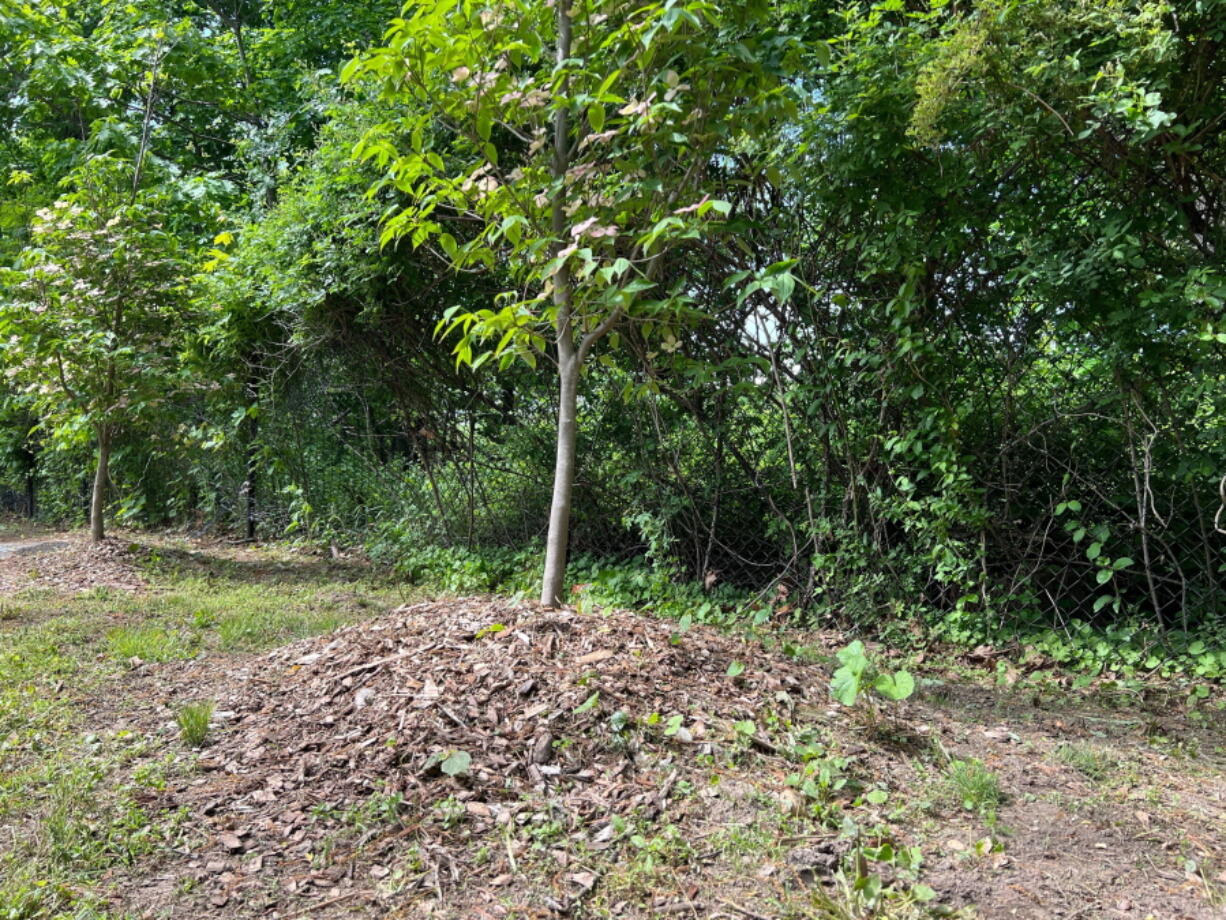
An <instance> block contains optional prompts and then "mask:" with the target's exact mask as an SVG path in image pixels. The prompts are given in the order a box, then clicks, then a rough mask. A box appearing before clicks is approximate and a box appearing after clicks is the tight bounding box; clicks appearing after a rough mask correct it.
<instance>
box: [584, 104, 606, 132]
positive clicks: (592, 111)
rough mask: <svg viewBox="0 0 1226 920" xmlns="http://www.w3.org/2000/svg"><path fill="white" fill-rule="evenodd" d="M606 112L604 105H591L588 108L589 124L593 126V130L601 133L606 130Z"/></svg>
mask: <svg viewBox="0 0 1226 920" xmlns="http://www.w3.org/2000/svg"><path fill="white" fill-rule="evenodd" d="M604 118H605V110H604V106H603V105H589V106H588V107H587V123H588V124H589V125H591V126H592V130H593V131H595V132H597V133H600V131H601V130H603V128H604Z"/></svg>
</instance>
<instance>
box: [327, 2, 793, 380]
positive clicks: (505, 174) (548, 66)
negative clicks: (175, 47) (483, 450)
mask: <svg viewBox="0 0 1226 920" xmlns="http://www.w3.org/2000/svg"><path fill="white" fill-rule="evenodd" d="M571 21H572V28H573V45H572V51H571V56H570V57H569V58H568V59H567V60H565V61H563V62H555V60H554V57H555V53H556V43H557V29H556V24H555V18H554V9H553V8H552V7H551V6H549V5H546V4H540V3H531V2H526V0H507V2H503V3H499V4H484V3H474V2H455V0H433V2H424V3H411V4H409V5H408V6H407V7H406V8H405V14H404V17H403V18H401V19H398V20H396V21H395V22H394V23H393V24H392V26H391V29H390V30H389V32H388V44H387V47H385V48H381V49H377V50H375V51H373V52H371V53H369V54H367V55H366V56H364V57H362V58H360V59H359V60H357V61H355V62H354V63H352V64H351V65H350V66H349V67H348V68H347V72H346V77H347V78H349V79H354V78H355V77H357V76H360V75H365V76H371V77H375V78H377V79H378V80H379V81H380V83H381V85H382V87H383V90H384V94H385V95H386V96H387V97H388V98H390V99H393V100H396V101H401V102H403V103H405V104H406V105H407V107H408V114H407V115H406V117H405V119H404V120H403V121H401V122H397V123H394V124H385V125H383V126H382V127H380V128H379V129H376V130H374V131H372V132H371V133H370V134H369V135H368V136H367V137H366V139H365V140H364V141H363V142H362V144H361V145H360V153H361V155H362V156H364V157H366V158H369V159H372V160H374V161H376V162H377V163H378V164H379V165H380V167H383V168H385V169H386V170H387V173H388V175H389V176H390V177H391V181H393V182H394V183H395V185H396V187H397V188H399V189H400V190H402V191H403V192H405V193H407V195H408V199H409V204H408V205H407V206H406V207H405V208H403V209H401V210H399V211H397V212H396V213H395V214H393V215H392V216H391V217H390V219H389V220H387V222H386V223H385V226H384V231H383V236H384V239H385V240H392V239H396V238H401V237H404V238H407V239H409V240H410V241H411V242H412V244H413V245H414V246H423V245H436V246H437V247H439V248H440V249H441V250H442V251H443V252H444V253H445V255H446V257H447V258H448V259H449V260H450V261H451V262H453V263H454V264H455V265H457V266H460V267H465V268H472V267H473V266H485V267H486V268H487V269H493V268H494V267H496V266H502V265H506V266H507V267H508V268H509V269H510V270H511V272H512V274H513V275H514V276H515V278H516V280H517V281H519V282H520V283H521V285H522V287H520V288H519V289H517V291H516V292H513V293H508V294H507V295H505V296H504V298H502V300H501V301H500V303H499V305H497V306H496V307H495V308H494V309H471V308H469V307H468V306H456V307H452V308H451V309H449V310H448V311H447V313H446V315H445V322H444V323H443V324H442V328H444V329H446V330H448V331H452V330H456V331H459V332H460V333H461V337H460V339H459V342H458V344H457V346H456V355H457V358H458V360H459V361H461V362H464V363H471V364H473V365H479V364H481V363H482V362H483V361H484V360H486V359H487V358H488V357H490V356H499V357H500V359H501V362H502V364H503V365H504V366H505V365H506V364H508V363H510V362H511V361H512V360H514V359H515V357H516V356H519V357H522V358H523V359H525V360H527V361H529V362H532V363H534V362H535V360H536V357H537V355H539V354H540V353H542V352H543V351H544V349H545V347H546V341H547V337H548V336H549V335H550V334H551V330H553V331H556V330H554V326H555V324H556V322H557V308H556V306H555V305H554V304H553V303H552V301H551V300H550V294H551V292H552V290H553V287H554V283H555V279H556V277H558V275H559V273H560V272H562V273H564V275H565V277H566V281H565V283H566V284H567V285H568V287H570V288H571V290H572V292H573V294H572V297H571V304H570V311H571V312H570V315H571V321H570V323H569V324H568V325H567V327H566V329H565V333H566V334H568V335H574V336H575V337H576V338H579V337H581V336H582V335H584V334H585V333H592V332H593V331H596V330H601V329H602V328H606V329H607V328H611V327H612V325H614V324H615V323H616V322H618V321H620V320H621V319H623V318H624V319H632V320H636V321H638V322H639V323H640V324H641V325H640V329H641V331H643V332H644V333H647V334H652V333H657V334H658V335H659V337H660V338H661V340H662V341H663V343H664V346H665V348H669V349H671V348H675V347H676V341H677V339H676V330H677V328H678V326H679V325H680V324H682V323H684V322H686V321H687V318H688V317H690V316H691V315H692V314H693V312H694V305H693V303H692V299H691V296H690V294H689V292H687V291H685V290H683V289H681V288H679V287H676V286H673V287H666V286H664V285H663V284H662V283H661V282H660V281H659V280H658V279H659V275H660V272H659V269H660V267H661V266H660V264H659V260H661V259H662V258H664V257H665V255H666V254H667V253H668V252H670V251H671V250H673V249H675V248H676V247H677V246H679V245H682V244H684V243H687V242H692V241H696V240H699V239H702V238H704V237H706V236H709V235H710V234H711V233H712V232H714V231H715V228H716V227H719V226H722V225H723V223H724V221H725V220H726V219H727V218H728V217H729V216H730V205H729V204H728V202H727V201H725V200H722V199H721V198H719V197H718V196H719V195H720V193H721V191H722V190H723V189H725V188H726V187H727V186H728V185H729V184H730V183H732V182H738V183H744V182H748V181H753V179H754V178H755V177H754V176H753V175H745V174H738V170H737V169H736V168H735V167H734V165H733V164H734V160H733V159H732V156H733V154H734V152H735V151H736V150H737V149H738V146H743V145H744V143H745V142H746V141H747V140H748V139H749V138H751V137H752V136H753V134H754V133H755V132H757V131H762V130H765V129H766V126H768V125H770V124H771V123H773V122H775V121H777V120H778V119H781V118H783V117H786V116H787V115H788V114H789V113H791V112H793V111H794V103H793V101H792V95H791V91H790V90H789V89H788V88H787V86H786V84H785V83H784V81H783V80H782V79H781V71H780V64H781V63H782V60H783V58H785V57H786V56H787V55H788V54H789V53H790V49H791V47H792V46H791V43H790V42H789V41H788V40H787V39H786V38H785V37H783V36H781V35H779V34H777V33H776V31H775V29H774V28H773V27H772V18H771V16H770V10H769V7H767V6H766V5H765V4H761V3H751V4H746V5H742V4H720V3H706V2H688V3H659V2H657V3H646V4H629V3H625V2H621V0H593V2H586V3H576V4H574V6H573V8H572V16H571ZM559 116H561V118H560V119H559ZM559 123H561V125H562V130H563V136H562V137H561V138H560V140H561V142H562V147H563V152H562V157H563V159H562V160H561V161H559V160H558V159H557V157H558V153H559V152H558V150H557V149H556V148H555V139H556V138H555V137H554V136H553V134H552V132H554V131H555V130H556V126H557V125H558V124H559ZM721 157H724V159H721ZM559 166H561V167H562V168H563V169H564V176H563V175H561V174H560V173H559V172H558V170H559ZM558 201H560V202H561V207H562V208H563V210H564V218H565V229H564V230H563V232H562V234H561V236H559V235H558V234H557V233H556V232H555V230H554V227H553V225H552V220H553V216H554V215H553V208H554V205H555V202H558ZM524 291H526V292H527V294H526V296H525V295H524V293H523V292H524ZM602 324H604V326H603V327H602ZM487 346H492V347H490V348H489V349H488V350H487Z"/></svg>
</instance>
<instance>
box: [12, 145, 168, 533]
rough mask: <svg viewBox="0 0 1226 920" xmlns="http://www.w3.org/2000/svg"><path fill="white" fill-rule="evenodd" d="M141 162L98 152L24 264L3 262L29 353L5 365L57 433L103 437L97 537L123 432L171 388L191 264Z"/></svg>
mask: <svg viewBox="0 0 1226 920" xmlns="http://www.w3.org/2000/svg"><path fill="white" fill-rule="evenodd" d="M134 168H135V166H134V164H132V163H130V162H125V161H123V160H119V159H115V158H112V157H105V156H99V157H95V158H93V159H92V160H89V161H88V162H87V163H86V164H85V165H84V166H82V167H81V168H80V169H79V170H77V171H76V173H75V174H74V175H73V176H72V177H71V183H72V186H74V188H73V191H72V192H71V193H70V194H68V195H66V196H65V197H64V198H62V199H61V200H59V201H57V202H55V203H54V204H53V205H52V206H51V207H49V208H45V209H42V210H41V211H40V212H39V214H38V216H37V219H36V220H35V222H34V225H33V228H32V244H33V245H32V246H31V247H30V248H28V249H27V250H26V251H25V253H24V256H23V260H22V263H21V265H20V267H19V268H18V269H16V270H10V271H8V272H6V274H5V278H4V281H5V282H6V286H7V287H8V289H9V290H8V296H7V297H6V298H5V299H4V300H3V301H0V336H4V337H7V338H8V339H9V344H10V345H11V346H13V347H14V349H15V350H16V351H18V352H19V353H20V354H21V355H22V356H23V359H22V360H21V361H20V362H19V363H14V364H12V365H11V366H10V367H9V368H8V373H9V375H10V377H11V378H13V379H14V380H15V382H16V383H17V384H18V385H19V386H21V387H22V388H23V389H24V390H25V391H26V392H27V393H28V394H29V395H30V396H31V397H33V400H34V403H35V405H36V406H37V407H38V409H39V413H40V416H41V418H42V425H43V427H44V428H45V429H48V430H50V431H52V432H53V433H54V435H55V436H56V438H58V439H60V440H62V441H63V440H66V441H81V440H84V439H87V438H89V437H90V436H91V435H92V436H93V438H94V441H95V445H96V451H97V464H96V466H95V470H94V485H93V493H92V497H91V501H90V536H91V538H92V539H93V540H95V541H97V540H101V539H102V538H103V536H104V535H105V528H104V524H103V516H104V512H105V509H106V496H107V485H108V482H109V465H110V458H111V450H112V447H113V445H114V442H115V437H116V435H117V434H118V433H119V432H120V430H121V429H122V428H123V427H124V426H125V425H130V424H132V423H133V422H135V421H136V420H138V419H139V418H141V417H142V416H144V415H146V414H148V413H150V412H151V411H153V410H154V409H156V408H157V407H158V406H159V405H161V404H162V403H163V402H164V401H165V399H166V395H167V393H168V391H169V390H170V389H172V378H173V375H174V373H175V368H176V355H177V348H178V344H177V343H178V335H177V334H176V333H178V332H179V331H181V329H182V327H183V325H184V315H183V304H184V296H183V295H184V291H185V277H186V274H185V273H186V266H185V263H184V260H183V256H182V251H181V248H180V244H179V242H178V240H177V239H176V238H175V236H174V235H173V234H171V233H170V232H168V231H167V230H166V228H165V227H164V226H163V218H162V216H161V215H162V214H163V213H164V212H165V211H166V210H167V209H168V207H169V201H168V199H167V197H166V196H165V194H164V193H146V192H134V191H133V185H134V179H133V172H134Z"/></svg>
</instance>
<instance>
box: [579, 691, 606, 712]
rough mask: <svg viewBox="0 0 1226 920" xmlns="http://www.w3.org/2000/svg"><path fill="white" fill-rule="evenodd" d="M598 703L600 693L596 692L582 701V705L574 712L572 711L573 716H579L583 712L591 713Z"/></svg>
mask: <svg viewBox="0 0 1226 920" xmlns="http://www.w3.org/2000/svg"><path fill="white" fill-rule="evenodd" d="M599 702H600V691H599V690H597V691H596V692H595V693H593V694H592V695H591V696H589V697H588V698H587V699H586V700H584V701H583V702H582V703H580V704H579V705H578V706H576V707H575V710H574V711H575V715H579V714H581V713H584V712H591V711H592V710H593V709H595V708H596V704H597V703H599Z"/></svg>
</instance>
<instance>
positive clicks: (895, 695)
mask: <svg viewBox="0 0 1226 920" xmlns="http://www.w3.org/2000/svg"><path fill="white" fill-rule="evenodd" d="M873 689H874V690H876V691H877V692H878V693H879V694H881V695H882V696H884V697H885V698H886V699H887V700H905V699H906V698H907V697H909V696H910V695H911V694H912V693H914V692H915V678H913V677H912V676H911V673H910V672H909V671H895V672H894V673H893V674H882V675H880V676H878V678H877V679H876V680H875V681H873Z"/></svg>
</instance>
